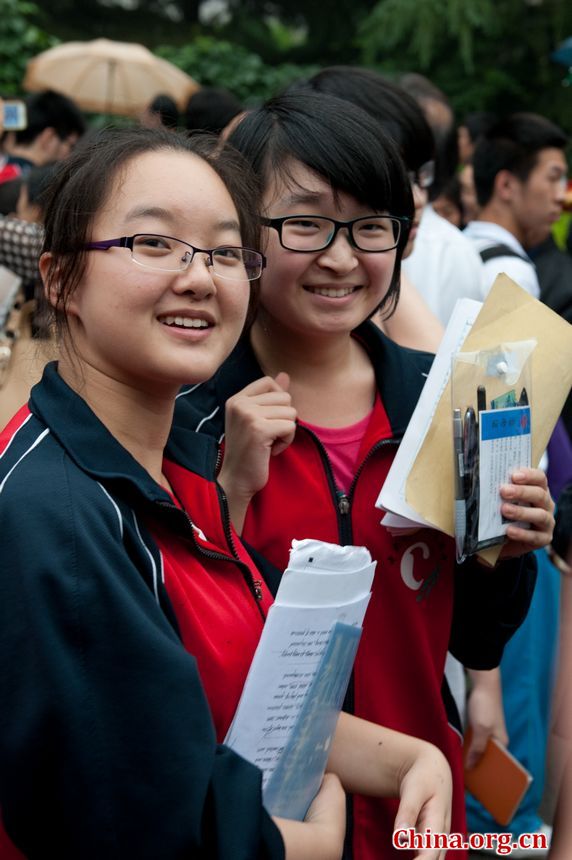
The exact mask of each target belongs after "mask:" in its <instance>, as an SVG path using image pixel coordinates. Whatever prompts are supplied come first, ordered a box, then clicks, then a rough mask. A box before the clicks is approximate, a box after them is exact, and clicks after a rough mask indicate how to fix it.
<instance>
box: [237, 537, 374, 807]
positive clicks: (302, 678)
mask: <svg viewBox="0 0 572 860" xmlns="http://www.w3.org/2000/svg"><path fill="white" fill-rule="evenodd" d="M374 571H375V562H372V560H371V556H370V554H369V552H368V550H367V549H366V548H365V547H350V546H346V547H341V546H337V545H335V544H327V543H324V542H322V541H316V540H302V541H296V540H294V541H292V550H291V555H290V563H289V565H288V568H287V570H286V571H285V573H284V575H283V577H282V580H281V583H280V587H279V589H278V593H277V595H276V601H275V603H274V604H273V606H272V607H271V608H270V611H269V613H268V618H267V621H266V625H265V627H264V630H263V633H262V637H261V639H260V642H259V645H258V648H257V650H256V653H255V655H254V659H253V661H252V665H251V667H250V671H249V673H248V677H247V679H246V683H245V686H244V690H243V693H242V697H241V700H240V702H239V705H238V708H237V711H236V714H235V717H234V720H233V722H232V725H231V727H230V729H229V732H228V735H227V738H226V741H225V743H226V744H227V745H228V746H230V747H232V748H233V749H234V750H236V752H238V753H240V754H241V755H242V756H244V757H245V758H247V759H249V761H251V762H253V763H254V764H256V765H258V767H260V768H261V770H262V771H263V774H264V778H263V786H264V801H265V805H266V806H267V808H268V809H269V811H271V812H272V814H274V815H281V816H283V817H287V818H298V819H302V818H303V817H304V815H305V812H306V810H307V808H308V806H309V804H310V802H311V801H312V798H313V797H314V795H315V794H316V792H317V790H318V788H319V785H320V781H321V779H322V776H323V773H324V769H325V765H326V761H327V757H328V749H329V746H330V743H331V739H332V735H333V733H334V731H335V726H336V723H337V718H338V715H339V711H340V708H341V705H342V701H343V698H344V695H345V692H346V688H347V685H348V681H349V678H350V675H351V669H352V666H353V661H354V657H355V653H356V650H357V646H358V644H359V637H360V633H361V625H362V622H363V618H364V615H365V611H366V609H367V605H368V603H369V599H370V595H371V584H372V581H373V575H374Z"/></svg>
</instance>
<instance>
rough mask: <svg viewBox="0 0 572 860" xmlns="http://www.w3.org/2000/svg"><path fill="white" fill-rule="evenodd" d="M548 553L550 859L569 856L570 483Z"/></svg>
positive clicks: (571, 774)
mask: <svg viewBox="0 0 572 860" xmlns="http://www.w3.org/2000/svg"><path fill="white" fill-rule="evenodd" d="M550 556H551V559H552V562H553V563H554V565H555V566H556V568H557V569H558V571H559V573H560V576H561V601H560V642H559V656H558V675H557V681H556V688H555V692H554V700H553V709H552V725H551V729H550V738H549V745H548V755H547V765H548V771H547V780H546V786H545V796H544V798H543V806H542V810H541V811H542V813H543V816H544V817H545V818H546V820H547V821H554V830H553V837H552V845H551V847H550V854H549V858H550V860H568V858H569V857H570V856H572V817H571V816H570V808H571V804H572V683H571V677H572V483H571V484H568V485H567V486H566V488H565V489H564V490H563V492H562V494H561V495H560V498H559V499H558V507H557V510H556V525H555V527H554V537H553V539H552V546H551V552H550Z"/></svg>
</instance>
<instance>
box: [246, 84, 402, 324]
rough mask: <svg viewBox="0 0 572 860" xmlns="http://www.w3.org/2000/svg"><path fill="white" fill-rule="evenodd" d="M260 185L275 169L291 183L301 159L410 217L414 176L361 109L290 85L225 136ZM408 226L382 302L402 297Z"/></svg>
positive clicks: (374, 205) (335, 183)
mask: <svg viewBox="0 0 572 860" xmlns="http://www.w3.org/2000/svg"><path fill="white" fill-rule="evenodd" d="M229 142H230V143H232V145H233V146H234V147H236V148H237V149H238V150H239V152H240V153H242V155H243V156H245V158H246V160H247V161H248V162H249V164H250V165H251V167H252V168H253V169H254V172H255V173H256V175H257V176H258V177H259V180H260V181H261V183H262V186H263V188H264V187H265V186H267V184H268V183H269V182H270V181H271V180H272V178H273V177H277V178H278V179H279V180H281V181H283V182H284V183H285V184H286V185H287V186H288V185H294V184H295V183H294V180H293V178H292V175H291V168H292V166H293V164H294V163H295V162H300V163H302V164H303V165H305V166H306V167H307V168H309V169H310V170H312V171H313V172H314V173H316V174H317V175H318V176H320V177H321V178H322V179H325V180H326V182H328V183H329V184H330V186H331V187H332V190H333V192H334V194H335V193H336V192H337V193H341V192H343V193H346V194H349V195H351V196H352V197H354V198H355V199H356V200H358V201H359V202H360V203H361V204H363V205H364V206H366V207H368V208H370V209H371V210H372V211H374V212H380V213H383V212H387V213H389V214H390V215H398V216H401V217H403V216H405V217H406V218H409V219H412V217H413V196H412V193H411V183H410V182H409V178H408V176H407V172H406V169H405V166H404V164H403V161H402V159H401V156H400V154H399V150H398V148H397V146H396V145H395V143H394V142H393V140H392V139H391V138H390V137H389V136H388V135H387V134H386V133H385V132H384V131H383V129H382V128H380V126H379V124H378V123H377V122H376V121H375V120H374V119H373V118H372V117H371V116H370V115H369V114H367V113H366V112H365V111H363V110H361V109H360V108H358V107H356V106H355V105H352V104H350V103H349V102H346V101H343V100H342V99H338V98H335V97H334V96H330V95H322V94H318V93H313V92H287V93H284V94H282V95H280V96H277V97H276V98H273V99H270V101H268V102H266V103H265V104H263V105H262V106H261V107H259V108H256V109H255V110H253V111H251V112H249V113H248V114H247V115H246V116H245V118H244V119H243V120H242V121H241V122H240V123H239V124H238V126H237V127H236V129H235V130H234V131H233V133H232V134H231V136H230V138H229ZM408 235H409V228H408V227H406V228H405V229H402V231H401V236H400V240H399V245H398V247H397V253H396V261H395V269H394V273H393V277H392V280H391V285H390V288H389V290H388V292H387V295H386V296H385V297H384V300H383V302H382V303H381V305H380V307H379V310H382V309H383V310H384V311H388V312H391V311H392V310H393V309H394V308H395V305H396V303H397V300H398V298H399V280H400V267H401V257H402V255H403V249H404V248H405V245H406V244H407V239H408Z"/></svg>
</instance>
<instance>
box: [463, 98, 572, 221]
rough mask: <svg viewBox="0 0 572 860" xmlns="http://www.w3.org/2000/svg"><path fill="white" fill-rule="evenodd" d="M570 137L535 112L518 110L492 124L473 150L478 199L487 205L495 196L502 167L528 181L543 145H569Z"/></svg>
mask: <svg viewBox="0 0 572 860" xmlns="http://www.w3.org/2000/svg"><path fill="white" fill-rule="evenodd" d="M567 142H568V138H567V137H566V134H565V133H564V132H563V131H562V129H561V128H558V126H557V125H554V123H552V122H550V120H548V119H546V118H545V117H543V116H540V115H539V114H535V113H514V114H511V116H508V117H506V118H504V119H501V120H500V121H499V122H497V123H495V124H494V125H493V126H491V128H489V129H488V130H487V131H486V132H485V133H484V134H483V135H482V136H481V137H480V138H479V141H478V143H477V145H476V147H475V151H474V153H473V175H474V182H475V189H476V192H477V200H478V201H479V205H480V206H486V205H487V203H488V202H489V201H490V199H491V198H492V196H493V193H494V187H495V179H496V177H497V174H498V173H500V171H501V170H508V171H509V172H510V173H513V174H514V175H515V176H516V177H518V179H520V180H521V182H526V180H527V179H528V177H529V176H530V173H531V172H532V170H534V168H535V166H536V164H537V161H538V155H539V153H540V152H541V150H543V149H565V147H566V144H567Z"/></svg>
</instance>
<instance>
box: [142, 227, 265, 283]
mask: <svg viewBox="0 0 572 860" xmlns="http://www.w3.org/2000/svg"><path fill="white" fill-rule="evenodd" d="M132 255H133V259H134V260H135V261H136V262H137V263H139V264H140V265H141V266H146V267H147V268H149V269H160V270H163V271H171V272H176V271H183V270H184V269H186V268H187V267H188V266H189V265H190V263H191V261H192V259H193V255H194V251H193V249H192V248H190V247H189V245H186V244H185V243H184V242H181V241H179V240H178V239H171V238H169V237H168V236H156V235H151V234H139V235H137V236H134V238H133V248H132ZM211 259H212V267H213V271H214V273H215V274H216V275H218V276H219V277H221V278H230V279H232V280H243V279H244V278H247V279H249V280H253V279H254V278H258V277H260V274H261V272H262V255H261V254H259V253H258V252H257V251H251V250H249V249H248V248H234V247H221V248H215V249H214V250H213V251H212V252H211Z"/></svg>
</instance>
